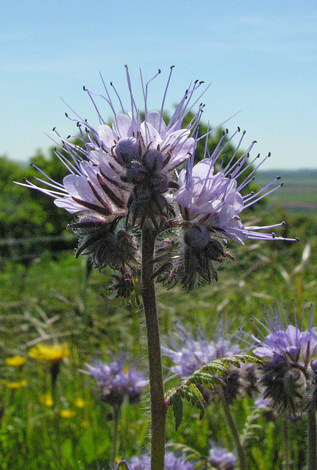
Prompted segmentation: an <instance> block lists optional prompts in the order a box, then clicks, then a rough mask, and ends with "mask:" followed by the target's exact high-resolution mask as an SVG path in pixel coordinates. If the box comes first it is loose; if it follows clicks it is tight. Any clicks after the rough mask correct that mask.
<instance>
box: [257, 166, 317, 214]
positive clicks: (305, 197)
mask: <svg viewBox="0 0 317 470" xmlns="http://www.w3.org/2000/svg"><path fill="white" fill-rule="evenodd" d="M276 176H281V181H282V182H283V183H284V184H283V187H282V188H281V189H280V190H278V191H276V192H275V193H273V194H271V195H270V196H269V206H271V207H272V206H282V207H284V208H286V209H287V210H290V211H294V212H315V211H316V210H317V170H296V171H295V170H294V171H285V170H283V171H275V170H272V171H259V172H258V173H257V176H256V182H257V183H258V185H259V186H260V187H262V186H264V185H266V184H268V183H270V182H271V181H272V180H273V179H274V178H276Z"/></svg>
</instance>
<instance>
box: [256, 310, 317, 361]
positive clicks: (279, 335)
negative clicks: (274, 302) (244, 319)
mask: <svg viewBox="0 0 317 470" xmlns="http://www.w3.org/2000/svg"><path fill="white" fill-rule="evenodd" d="M308 309H309V324H308V329H307V330H304V325H303V322H302V326H301V327H299V326H298V322H297V315H296V310H295V308H294V324H291V323H290V319H289V317H288V316H287V315H285V316H284V318H283V316H282V311H281V309H280V308H279V306H277V307H272V308H271V310H270V311H264V313H263V321H262V322H261V321H258V320H255V324H257V325H259V326H257V332H258V334H257V336H255V335H252V337H251V338H252V340H253V343H254V344H255V345H256V346H257V347H256V348H255V349H254V350H253V353H254V354H255V355H256V356H258V357H261V358H264V357H268V358H273V357H275V356H281V357H283V358H284V359H285V360H286V361H287V362H288V363H290V364H297V365H299V366H301V367H303V368H304V369H307V367H308V366H309V365H310V363H311V361H312V360H313V359H317V328H316V327H313V326H312V323H313V315H314V309H313V307H312V306H310V307H308ZM305 310H307V307H306V306H304V311H303V320H304V317H305V315H304V313H305Z"/></svg>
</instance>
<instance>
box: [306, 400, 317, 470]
mask: <svg viewBox="0 0 317 470" xmlns="http://www.w3.org/2000/svg"><path fill="white" fill-rule="evenodd" d="M316 438H317V433H316V411H315V407H314V406H310V407H309V408H308V467H307V468H308V470H316V468H317V445H316Z"/></svg>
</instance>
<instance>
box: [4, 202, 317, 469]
mask: <svg viewBox="0 0 317 470" xmlns="http://www.w3.org/2000/svg"><path fill="white" fill-rule="evenodd" d="M249 218H250V222H252V223H255V224H257V223H258V224H262V223H264V224H266V223H268V221H269V220H270V221H278V220H282V219H284V218H285V219H286V221H287V222H288V223H287V225H286V226H284V227H282V228H281V229H279V230H278V229H277V230H276V232H277V234H283V235H284V236H289V235H298V236H300V237H301V242H300V243H292V242H285V243H284V242H275V243H274V242H269V243H263V242H252V240H251V241H249V242H248V243H247V244H246V245H245V246H237V245H234V244H233V243H231V244H229V250H230V252H231V253H232V255H234V257H235V260H234V261H232V260H227V261H226V262H225V263H224V264H223V265H221V266H220V267H219V272H218V274H219V281H218V282H217V283H216V282H212V283H211V284H210V285H205V286H203V287H201V288H200V289H197V290H194V291H193V292H192V293H191V294H186V293H184V292H183V291H182V290H181V288H179V287H175V288H173V289H171V290H170V291H166V290H165V289H164V288H162V286H158V305H159V314H160V328H161V333H162V335H163V338H164V337H166V335H167V334H168V333H169V332H171V331H172V329H173V325H174V324H175V322H177V321H179V320H180V321H182V322H183V323H184V324H185V325H186V326H187V327H191V328H192V329H193V331H195V329H196V328H197V327H199V328H202V330H203V331H205V332H206V334H207V336H208V337H209V338H210V340H211V339H212V338H213V336H214V334H215V329H216V326H217V323H218V321H219V319H221V318H223V319H224V320H225V324H226V325H227V329H228V331H229V333H230V334H231V335H232V334H233V335H235V334H237V332H238V328H241V327H242V328H244V329H245V330H247V331H249V332H251V331H252V330H253V326H252V323H251V322H250V321H249V319H250V318H251V317H254V316H255V317H257V318H260V315H261V309H262V307H263V305H264V306H266V307H270V306H271V305H272V304H276V302H279V303H280V304H281V305H284V304H285V305H286V308H287V310H288V311H289V312H290V316H292V311H293V306H292V302H294V303H295V305H296V307H297V311H298V314H299V317H300V316H301V309H302V304H303V302H304V301H307V302H308V303H309V302H315V300H316V297H317V280H316V279H317V262H316V261H317V257H316V248H317V219H316V217H315V216H314V214H310V215H309V214H306V215H305V214H300V215H299V214H295V213H293V214H291V213H289V212H287V211H286V209H283V208H281V207H280V208H279V209H276V210H272V209H271V210H270V211H267V210H264V211H263V212H256V213H251V214H250V215H249ZM307 244H309V245H310V246H311V255H310V257H309V258H308V259H305V261H302V254H303V251H304V249H305V247H306V249H307ZM86 274H87V272H86V264H85V262H84V260H83V259H80V260H76V259H75V257H74V254H73V253H72V252H67V251H65V252H62V253H60V254H59V255H54V256H53V257H52V255H51V254H50V253H49V252H48V251H47V252H42V254H40V255H39V256H37V257H35V258H34V259H33V261H32V262H31V263H27V264H23V263H16V262H13V261H10V260H6V261H5V262H3V264H2V267H1V271H0V293H1V303H0V308H1V324H0V327H1V332H2V335H1V343H0V344H1V349H0V361H1V375H2V382H1V389H0V394H1V428H0V459H1V460H0V461H1V468H2V469H15V470H20V469H21V470H22V469H23V470H24V469H28V470H35V469H36V470H39V469H52V470H66V469H67V470H68V469H77V470H78V469H79V468H81V469H85V470H87V469H97V468H98V465H99V468H109V467H108V463H107V462H109V459H110V455H111V449H112V443H111V442H112V438H113V419H112V416H111V407H109V405H105V404H104V403H102V402H100V400H99V399H98V393H97V391H96V388H95V384H94V382H93V380H92V379H90V378H89V377H88V376H87V375H84V374H82V373H81V372H80V370H81V369H84V368H85V363H86V362H89V363H91V361H93V360H94V359H97V358H101V359H103V360H105V361H107V360H108V359H109V354H110V353H111V351H112V352H114V353H118V352H121V351H124V352H128V353H129V354H130V356H131V357H132V358H133V359H134V361H136V363H137V364H138V367H139V368H141V369H143V370H144V371H146V367H147V361H146V348H145V344H146V340H145V327H144V319H143V313H142V308H141V305H140V304H139V303H138V301H137V298H136V297H135V296H134V297H132V299H131V300H130V301H119V300H114V301H110V300H106V301H105V300H104V299H103V298H102V297H101V295H100V294H107V286H108V285H109V279H110V273H109V272H108V271H107V270H106V271H105V273H102V274H101V273H99V272H97V271H93V272H92V273H91V275H90V276H88V277H87V275H86ZM305 321H308V319H307V318H306V320H305ZM233 340H235V339H234V338H233ZM65 341H67V342H68V344H69V348H70V351H71V355H70V357H68V358H66V359H65V360H64V361H63V363H62V364H61V371H60V374H59V376H58V378H57V385H56V389H55V390H54V393H53V395H52V402H51V403H50V402H45V400H44V398H43V397H45V396H46V394H51V393H52V390H51V382H50V372H49V368H48V367H47V365H46V364H45V363H43V362H39V361H35V360H34V359H31V358H27V354H28V351H29V350H30V348H31V347H32V346H33V345H35V344H37V343H39V342H41V343H44V344H52V343H53V342H59V343H63V342H65ZM16 354H18V355H21V356H23V357H26V358H27V361H26V364H25V365H24V366H23V367H21V368H13V367H10V366H8V365H7V364H6V363H5V358H7V357H10V356H13V355H16ZM170 365H171V362H170V361H169V360H167V359H166V358H165V359H164V367H165V369H164V370H165V374H167V372H168V367H169V366H170ZM23 381H26V383H24V382H23ZM10 382H17V383H20V384H21V383H22V382H23V385H21V386H20V387H18V388H17V389H12V388H10V387H9V386H8V384H9V383H10ZM178 383H179V381H178V379H175V380H174V381H172V382H168V383H167V384H166V390H168V389H169V388H171V387H172V386H175V385H177V384H178ZM78 399H80V400H82V403H84V405H83V407H77V406H76V403H78ZM48 404H49V406H48ZM147 409H148V394H147V392H145V393H144V395H143V398H142V401H141V403H140V404H137V405H133V406H132V405H129V404H128V403H125V405H124V406H123V408H122V413H121V419H120V425H119V442H118V451H117V455H116V456H117V459H118V460H120V458H125V459H127V460H129V459H130V457H131V456H132V455H140V454H141V453H143V452H145V451H146V450H147V449H148V444H149V414H148V412H147ZM63 410H68V411H67V412H66V414H65V412H63ZM231 411H232V414H233V416H234V417H235V420H236V422H237V427H238V431H239V432H240V433H243V430H244V432H247V431H248V430H249V431H250V433H251V434H250V438H249V439H248V440H247V442H246V444H245V449H246V453H247V456H248V459H249V461H250V462H251V468H252V469H254V470H262V469H263V470H273V469H277V468H278V469H281V468H284V467H283V465H284V464H283V461H284V454H283V432H282V430H283V426H284V424H283V423H284V420H283V414H278V413H276V414H275V415H274V418H273V419H270V420H269V421H267V417H266V416H265V415H264V414H261V413H260V412H256V411H255V408H254V401H253V399H251V398H249V397H240V398H239V399H237V400H236V401H235V403H234V404H233V405H232V406H231ZM224 419H225V418H224V411H223V410H222V408H221V406H220V403H219V400H218V398H217V395H215V396H214V399H213V400H212V401H211V403H210V405H208V406H207V407H206V416H205V417H204V418H203V419H202V420H199V411H198V410H197V409H196V408H195V407H192V406H191V405H190V404H188V403H185V411H184V419H183V423H182V424H181V426H180V428H179V430H178V431H177V432H176V431H175V428H174V418H173V415H172V412H169V414H168V443H169V444H171V445H172V444H173V443H174V444H176V443H178V444H181V445H182V446H184V448H187V449H188V448H191V449H193V450H194V451H195V456H196V458H197V456H200V459H201V461H202V462H204V458H206V456H207V455H208V451H209V446H210V441H211V440H212V441H214V442H216V443H217V444H218V445H221V446H226V447H227V448H228V449H230V450H231V451H232V450H234V443H233V440H232V437H231V434H230V432H229V429H228V427H227V426H226V424H225V421H224ZM253 425H255V427H252V426H253ZM251 431H252V432H251ZM288 433H289V439H290V442H292V446H291V448H290V459H291V462H292V463H293V467H292V468H296V469H304V468H305V465H306V463H305V462H306V444H305V434H306V415H305V413H304V414H303V416H302V417H301V418H299V417H298V419H296V420H290V421H289V423H288ZM193 450H191V452H193ZM79 462H81V463H80V464H79ZM206 465H207V464H203V466H202V467H201V468H209V467H207V466H206Z"/></svg>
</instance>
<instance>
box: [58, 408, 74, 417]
mask: <svg viewBox="0 0 317 470" xmlns="http://www.w3.org/2000/svg"><path fill="white" fill-rule="evenodd" d="M59 414H60V415H61V417H62V418H72V417H73V416H75V414H76V411H73V410H70V409H68V408H67V409H66V410H61V411H60V412H59Z"/></svg>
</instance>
